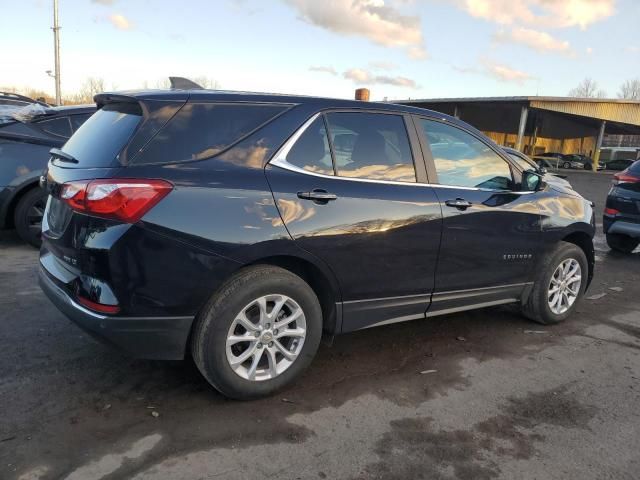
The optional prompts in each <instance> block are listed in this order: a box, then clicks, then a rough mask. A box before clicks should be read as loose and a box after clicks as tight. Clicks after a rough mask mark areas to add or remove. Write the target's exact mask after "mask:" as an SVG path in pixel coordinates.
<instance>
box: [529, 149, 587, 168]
mask: <svg viewBox="0 0 640 480" xmlns="http://www.w3.org/2000/svg"><path fill="white" fill-rule="evenodd" d="M535 158H536V159H546V160H547V161H549V163H551V165H553V167H554V168H580V169H583V168H585V167H584V163H583V161H582V160H579V159H577V158H574V157H573V156H572V155H565V154H563V153H557V152H545V153H540V154H538V155H536V156H535Z"/></svg>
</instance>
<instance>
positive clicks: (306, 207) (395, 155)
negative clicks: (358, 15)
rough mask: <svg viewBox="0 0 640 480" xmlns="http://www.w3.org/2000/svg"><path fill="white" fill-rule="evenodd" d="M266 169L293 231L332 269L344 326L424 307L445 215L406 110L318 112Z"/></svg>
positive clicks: (412, 314)
mask: <svg viewBox="0 0 640 480" xmlns="http://www.w3.org/2000/svg"><path fill="white" fill-rule="evenodd" d="M266 174H267V177H268V180H269V183H270V185H271V188H272V190H273V194H274V198H275V201H276V204H277V206H278V209H279V211H280V214H281V217H282V220H283V221H284V223H285V225H286V227H287V229H288V231H289V232H290V234H291V235H292V237H293V238H294V239H295V241H296V242H297V244H298V245H299V246H300V247H301V248H303V249H304V250H306V251H307V252H310V253H311V254H313V255H315V256H316V257H317V258H318V259H319V260H320V261H322V262H325V263H326V264H327V265H328V266H329V268H331V270H332V271H333V272H334V274H335V275H336V278H337V279H338V282H339V284H340V288H341V291H342V305H341V306H342V312H343V320H342V331H350V330H356V329H359V328H365V327H369V326H373V325H379V324H383V323H391V322H395V321H402V320H411V319H419V318H424V317H425V310H426V309H427V307H428V305H429V302H430V297H431V292H432V290H433V286H434V285H433V278H434V272H435V267H436V261H437V255H438V249H439V246H440V233H441V224H442V220H441V210H440V204H439V202H438V199H437V197H436V195H435V192H434V189H433V188H432V187H431V186H429V185H428V184H427V177H426V170H425V167H424V162H423V159H422V152H421V149H420V145H419V142H418V140H417V135H416V131H415V127H414V125H413V123H412V122H411V119H410V117H408V116H404V115H402V114H394V113H388V112H387V113H385V112H362V111H359V112H356V111H334V112H328V113H323V114H317V115H315V116H314V117H313V118H311V119H310V120H309V121H308V122H307V123H306V124H305V125H304V126H303V127H302V128H301V129H300V130H299V131H298V132H296V134H295V135H293V137H292V138H291V139H290V140H289V141H288V142H287V144H285V146H284V147H283V148H282V149H281V151H280V152H279V153H277V154H276V156H275V157H274V159H273V160H272V161H271V162H270V164H269V165H268V166H267V168H266Z"/></svg>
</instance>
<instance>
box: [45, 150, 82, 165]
mask: <svg viewBox="0 0 640 480" xmlns="http://www.w3.org/2000/svg"><path fill="white" fill-rule="evenodd" d="M49 154H50V155H51V156H52V157H55V158H57V159H58V160H60V161H62V162H69V163H80V162H78V159H77V158H75V157H74V156H73V155H69V154H68V153H66V152H63V151H62V150H60V149H59V148H52V149H51V150H49Z"/></svg>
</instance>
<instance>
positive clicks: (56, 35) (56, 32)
mask: <svg viewBox="0 0 640 480" xmlns="http://www.w3.org/2000/svg"><path fill="white" fill-rule="evenodd" d="M52 30H53V49H54V60H55V81H56V105H62V95H61V93H60V25H58V0H53V28H52Z"/></svg>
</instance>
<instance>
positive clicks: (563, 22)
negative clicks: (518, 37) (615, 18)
mask: <svg viewBox="0 0 640 480" xmlns="http://www.w3.org/2000/svg"><path fill="white" fill-rule="evenodd" d="M453 1H454V2H455V3H457V4H458V5H459V6H460V7H461V8H462V9H464V10H465V11H466V12H467V13H469V14H470V15H472V16H474V17H478V18H483V19H485V20H489V21H491V22H495V23H499V24H503V25H512V24H516V23H520V24H528V25H545V26H546V27H553V28H564V27H573V26H579V27H580V28H582V29H583V30H584V29H586V28H587V27H588V26H589V25H591V24H592V23H596V22H598V21H600V20H603V19H605V18H607V17H610V16H611V15H613V14H614V13H615V5H616V0H453Z"/></svg>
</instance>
